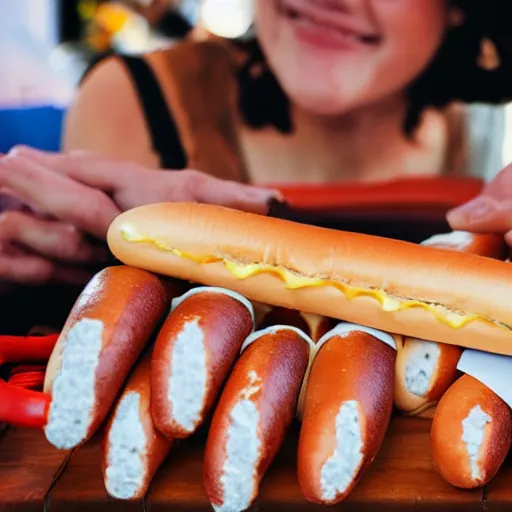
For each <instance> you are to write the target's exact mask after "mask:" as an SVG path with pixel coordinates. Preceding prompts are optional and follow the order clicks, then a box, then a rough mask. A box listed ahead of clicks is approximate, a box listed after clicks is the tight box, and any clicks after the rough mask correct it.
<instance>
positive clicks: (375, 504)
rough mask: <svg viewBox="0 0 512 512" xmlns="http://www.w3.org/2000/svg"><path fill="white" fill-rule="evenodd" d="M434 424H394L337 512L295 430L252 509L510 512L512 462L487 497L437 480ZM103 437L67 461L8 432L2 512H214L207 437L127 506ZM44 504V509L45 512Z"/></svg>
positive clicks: (178, 452)
mask: <svg viewBox="0 0 512 512" xmlns="http://www.w3.org/2000/svg"><path fill="white" fill-rule="evenodd" d="M429 430H430V422H428V421H425V420H416V419H411V418H395V419H394V420H393V421H392V423H391V425H390V428H389V430H388V434H387V436H386V440H385V442H384V444H383V446H382V448H381V450H380V453H379V455H378V457H377V458H376V459H375V461H374V463H373V465H372V466H371V467H370V469H369V470H368V471H367V473H366V474H365V475H364V477H363V479H362V480H361V482H360V483H359V485H358V486H357V487H356V489H355V490H354V492H353V493H352V495H351V496H350V497H349V499H348V500H347V501H346V502H345V503H343V504H340V505H337V506H333V507H328V508H326V507H317V506H314V505H311V504H309V503H307V502H306V501H305V500H304V498H303V496H302V493H301V491H300V488H299V486H298V482H297V476H296V466H295V454H296V444H297V438H298V426H297V425H295V426H294V428H293V429H292V431H291V432H290V434H289V436H288V439H287V441H286V443H285V445H284V446H283V448H282V449H281V451H280V453H279V455H278V457H277V459H276V460H275V462H274V463H273V464H272V466H271V467H270V469H269V471H268V473H267V475H266V477H265V478H264V480H263V482H262V485H261V489H260V494H259V496H258V498H257V500H256V502H255V504H254V506H253V507H252V508H251V510H254V511H256V510H257V511H258V512H264V511H275V510H279V512H292V511H295V512H301V511H309V510H343V511H349V512H350V511H357V512H364V511H365V510H378V511H379V512H387V511H393V512H395V511H396V512H400V511H409V510H415V511H439V510H442V511H443V512H445V511H468V512H471V511H484V510H488V511H495V510H496V511H497V510H512V493H511V492H510V491H509V490H508V489H509V488H510V487H512V485H511V484H512V461H507V463H506V465H505V466H504V467H503V468H502V470H501V471H500V474H499V475H498V477H496V479H495V480H494V481H493V482H492V483H491V485H489V486H488V488H487V489H484V490H475V491H460V490H456V489H454V488H452V487H451V486H449V485H448V484H447V483H446V482H444V481H443V480H442V479H441V477H440V476H439V475H438V474H437V473H436V471H435V470H434V468H433V466H432V461H431V457H430V438H429ZM102 436H103V433H102V432H100V433H99V434H98V435H97V436H96V437H95V438H93V439H92V440H91V441H90V442H89V443H88V444H87V445H85V446H84V447H82V448H80V449H78V450H75V451H74V452H73V454H71V455H69V454H67V453H65V452H59V451H57V450H55V449H53V448H52V447H51V446H50V445H49V444H48V442H47V441H46V440H45V439H44V436H43V434H42V433H41V432H37V431H33V430H25V429H15V428H10V429H8V430H7V432H6V433H5V434H4V436H3V437H2V438H0V511H1V512H3V511H7V510H9V511H11V510H14V511H18V510H19V511H32V510H34V511H35V510H38V511H41V512H43V510H45V511H46V512H54V511H58V512H59V511H64V510H66V511H67V510H72V511H73V512H81V511H93V512H100V511H101V510H106V509H107V507H108V508H109V509H111V510H123V511H128V512H130V511H132V510H133V511H138V510H140V511H143V510H147V511H148V512H162V511H168V510H172V511H176V512H179V511H187V512H196V511H197V512H199V511H205V512H206V511H211V510H212V508H211V507H210V505H209V503H208V500H207V499H206V496H205V493H204V490H203V483H202V459H203V447H204V437H205V432H204V431H203V432H201V433H199V434H198V435H197V436H195V437H194V438H193V439H189V440H186V441H181V442H179V443H176V444H175V446H174V447H173V449H172V450H171V453H170V455H169V457H168V460H167V461H166V462H165V463H164V465H163V466H162V468H161V469H160V471H159V472H158V474H157V476H156V477H155V479H154V481H153V484H152V486H151V488H150V490H149V492H148V495H147V496H146V499H145V503H142V502H141V501H139V502H135V503H126V502H122V501H116V500H113V499H111V498H109V497H108V496H107V494H106V492H105V488H104V486H103V479H102V475H101V452H102V447H101V443H102ZM45 502H46V508H45Z"/></svg>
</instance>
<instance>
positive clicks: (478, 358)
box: [457, 349, 512, 407]
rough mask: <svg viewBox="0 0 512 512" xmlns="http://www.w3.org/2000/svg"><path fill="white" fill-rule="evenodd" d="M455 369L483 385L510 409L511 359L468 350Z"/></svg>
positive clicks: (511, 391) (511, 401)
mask: <svg viewBox="0 0 512 512" xmlns="http://www.w3.org/2000/svg"><path fill="white" fill-rule="evenodd" d="M457 369H458V370H460V371H462V372H464V373H466V374H468V375H471V377H474V378H475V379H476V380H478V381H480V382H481V383H482V384H485V385H486V386H487V387H488V388H489V389H491V390H492V391H494V392H495V393H496V394H497V395H498V396H499V397H500V398H501V399H502V400H503V401H504V402H506V403H507V405H508V406H509V407H512V357H510V356H502V355H498V354H489V353H488V352H481V351H478V350H469V349H468V350H464V352H463V353H462V356H461V358H460V359H459V364H458V365H457Z"/></svg>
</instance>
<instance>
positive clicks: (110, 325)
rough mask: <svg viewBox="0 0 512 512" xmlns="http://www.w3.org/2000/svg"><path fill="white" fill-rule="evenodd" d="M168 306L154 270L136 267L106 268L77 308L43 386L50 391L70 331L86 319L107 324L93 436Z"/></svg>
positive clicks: (56, 349)
mask: <svg viewBox="0 0 512 512" xmlns="http://www.w3.org/2000/svg"><path fill="white" fill-rule="evenodd" d="M167 307H168V296H167V294H166V290H165V289H164V287H163V285H162V283H161V282H160V280H159V279H158V278H157V277H156V276H155V275H153V274H150V273H149V272H146V271H144V270H139V269H136V268H133V267H127V266H117V267H108V268H106V269H104V270H102V271H101V272H99V273H98V274H96V275H95V276H94V277H93V278H92V280H91V281H90V282H89V284H88V285H87V286H86V288H85V289H84V291H83V292H82V293H81V294H80V296H79V298H78V299H77V301H76V303H75V305H74V306H73V308H72V310H71V312H70V314H69V316H68V318H67V320H66V323H65V325H64V328H63V330H62V332H61V335H60V337H59V340H58V341H57V344H56V346H55V349H54V351H53V353H52V355H51V357H50V360H49V362H48V367H47V371H46V376H45V385H44V389H45V391H46V392H48V393H51V388H52V384H53V379H54V377H55V374H56V372H57V371H58V370H59V368H60V364H61V354H62V349H63V346H62V345H63V343H64V342H65V340H66V335H67V332H68V331H69V330H70V329H71V327H73V325H75V323H77V322H78V321H80V320H81V319H83V318H90V319H98V320H101V321H102V322H103V324H104V329H103V338H102V343H103V347H102V350H101V352H100V355H99V363H98V367H97V369H96V388H95V395H96V408H95V410H94V413H93V416H94V419H93V421H92V423H91V426H90V429H89V435H88V436H87V437H90V435H91V434H92V433H93V432H94V431H95V430H96V428H97V427H98V426H99V424H100V423H101V422H102V421H103V420H104V418H105V416H106V415H107V413H108V411H109V409H110V408H111V406H112V404H113V402H114V400H115V398H116V396H117V395H118V393H119V391H120V390H121V387H122V385H123V383H124V382H125V379H126V377H127V375H128V374H129V372H130V370H131V368H132V367H133V365H134V363H135V362H136V361H137V359H138V357H139V355H140V354H141V352H142V350H143V348H144V346H145V345H146V343H147V342H148V340H149V338H150V337H151V335H152V333H153V331H154V330H155V328H156V327H157V325H158V323H159V321H160V320H161V318H162V317H163V315H164V313H165V311H166V309H167Z"/></svg>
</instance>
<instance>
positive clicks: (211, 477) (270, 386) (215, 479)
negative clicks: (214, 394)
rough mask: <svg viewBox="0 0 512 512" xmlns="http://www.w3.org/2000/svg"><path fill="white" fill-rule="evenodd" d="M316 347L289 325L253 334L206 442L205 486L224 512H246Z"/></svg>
mask: <svg viewBox="0 0 512 512" xmlns="http://www.w3.org/2000/svg"><path fill="white" fill-rule="evenodd" d="M312 346H313V342H312V341H311V340H310V339H309V338H308V337H307V336H306V335H305V334H304V333H302V332H301V331H299V330H298V329H296V328H294V327H291V326H275V327H270V328H267V329H265V330H261V331H257V332H256V333H253V334H252V335H251V336H249V338H248V339H247V340H246V342H245V343H244V346H243V351H242V355H241V356H240V359H238V361H237V363H236V364H235V367H234V369H233V371H232V373H231V375H230V377H229V379H228V381H227V383H226V386H225V388H224V390H223V392H222V395H221V397H220V401H219V403H218V406H217V407H216V409H215V412H214V415H213V419H212V423H211V426H210V430H209V434H208V440H207V443H206V450H205V458H204V484H205V489H206V493H207V495H208V498H209V500H210V502H211V503H212V505H213V506H214V508H215V509H216V510H220V511H229V512H234V511H242V510H245V509H247V508H248V507H249V506H250V504H251V503H252V501H253V500H254V498H255V497H256V495H257V494H258V489H259V484H260V481H261V479H262V478H263V476H264V474H265V471H266V470H267V468H268V466H269V465H270V463H271V462H272V460H273V459H274V457H275V455H276V454H277V451H278V450H279V447H280V446H281V444H282V441H283V439H284V437H285V434H286V432H287V430H288V427H289V426H290V424H291V422H292V419H293V415H294V412H295V407H296V405H297V398H298V395H299V390H300V386H301V383H302V379H303V377H304V374H305V371H306V367H307V365H308V360H309V356H310V352H311V348H312Z"/></svg>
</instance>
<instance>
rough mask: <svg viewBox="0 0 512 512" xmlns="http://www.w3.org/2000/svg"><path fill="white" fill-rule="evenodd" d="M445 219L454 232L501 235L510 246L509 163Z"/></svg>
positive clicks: (511, 195) (511, 179)
mask: <svg viewBox="0 0 512 512" xmlns="http://www.w3.org/2000/svg"><path fill="white" fill-rule="evenodd" d="M447 220H448V222H449V224H450V226H451V228H452V229H454V230H460V231H471V232H473V233H499V234H503V235H504V236H505V240H506V242H507V244H508V245H509V246H512V164H511V165H508V166H507V167H505V168H504V169H503V170H502V171H500V173H499V174H498V175H497V176H496V177H495V178H494V179H493V180H492V181H490V182H489V183H488V184H486V185H485V186H484V188H483V190H482V192H481V193H480V194H479V195H478V196H477V197H476V198H474V199H472V200H471V201H469V202H468V203H465V204H463V205H461V206H459V207H458V208H455V209H453V210H451V211H450V212H448V214H447Z"/></svg>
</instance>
